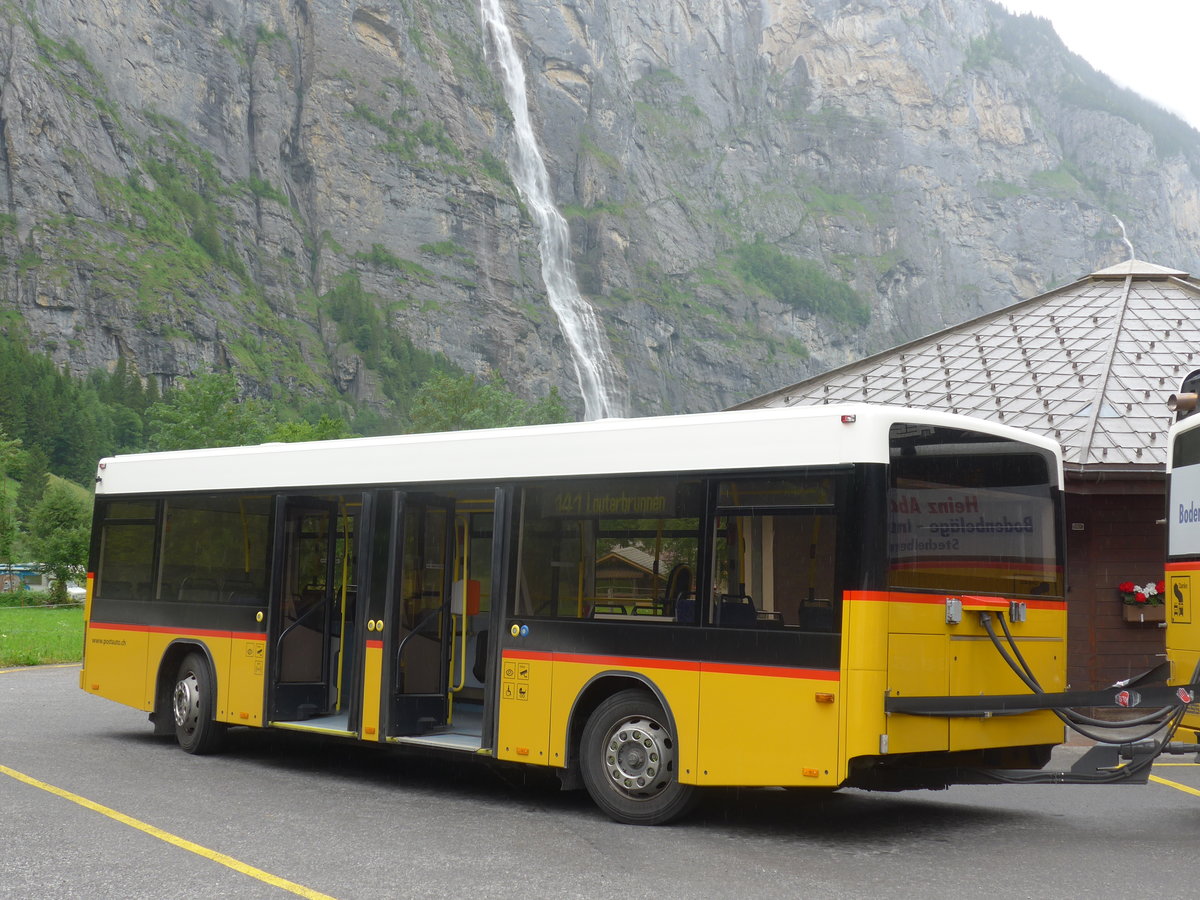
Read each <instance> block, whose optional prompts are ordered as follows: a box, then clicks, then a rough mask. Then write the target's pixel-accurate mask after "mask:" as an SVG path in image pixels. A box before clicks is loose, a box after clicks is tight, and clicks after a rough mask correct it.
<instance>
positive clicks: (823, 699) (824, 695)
mask: <svg viewBox="0 0 1200 900" xmlns="http://www.w3.org/2000/svg"><path fill="white" fill-rule="evenodd" d="M815 696H816V701H817V702H818V703H832V702H833V699H834V698H833V694H831V693H829V692H828V691H817V693H816V695H815Z"/></svg>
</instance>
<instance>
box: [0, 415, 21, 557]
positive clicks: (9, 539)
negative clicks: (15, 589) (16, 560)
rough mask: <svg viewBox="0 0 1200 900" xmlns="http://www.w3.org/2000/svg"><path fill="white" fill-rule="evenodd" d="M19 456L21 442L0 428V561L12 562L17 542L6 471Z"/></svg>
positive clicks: (14, 515) (15, 524)
mask: <svg viewBox="0 0 1200 900" xmlns="http://www.w3.org/2000/svg"><path fill="white" fill-rule="evenodd" d="M20 454H21V442H20V441H19V440H15V439H9V437H8V435H7V434H6V433H5V431H4V429H3V428H0V561H3V562H12V554H13V545H14V544H16V541H17V517H16V514H15V512H14V510H13V504H12V501H11V500H9V497H8V471H9V469H10V468H11V467H12V465H13V462H14V461H15V460H16V458H17V457H18V456H19V455H20Z"/></svg>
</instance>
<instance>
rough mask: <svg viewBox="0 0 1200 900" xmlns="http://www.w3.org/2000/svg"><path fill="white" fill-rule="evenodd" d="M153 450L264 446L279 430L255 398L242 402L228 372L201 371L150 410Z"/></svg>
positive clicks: (147, 416) (234, 379)
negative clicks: (275, 431) (206, 372)
mask: <svg viewBox="0 0 1200 900" xmlns="http://www.w3.org/2000/svg"><path fill="white" fill-rule="evenodd" d="M146 421H147V425H148V426H149V429H150V445H151V447H152V448H153V449H155V450H190V449H193V448H196V447H237V446H241V445H244V444H261V443H262V442H263V441H265V440H267V438H268V436H269V435H270V434H271V431H272V430H273V429H274V428H275V426H276V422H275V415H274V413H273V412H272V411H271V410H270V409H269V408H268V407H266V406H264V405H263V404H262V403H259V402H258V401H256V400H239V399H238V386H237V379H236V378H235V377H234V376H233V375H229V374H218V373H213V374H208V375H197V376H196V377H195V378H192V379H191V380H190V381H188V382H187V384H185V385H184V386H183V387H180V388H177V389H175V390H172V391H170V392H169V393H167V394H166V395H165V396H164V397H163V399H162V400H160V401H159V402H158V403H155V404H154V405H152V406H151V407H150V408H149V409H148V410H147V411H146Z"/></svg>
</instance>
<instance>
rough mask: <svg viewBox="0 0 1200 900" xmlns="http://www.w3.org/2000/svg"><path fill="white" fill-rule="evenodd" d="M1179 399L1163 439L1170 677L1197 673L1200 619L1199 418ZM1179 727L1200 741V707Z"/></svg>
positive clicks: (1186, 386)
mask: <svg viewBox="0 0 1200 900" xmlns="http://www.w3.org/2000/svg"><path fill="white" fill-rule="evenodd" d="M1193 386H1194V385H1193ZM1188 389H1189V384H1188V382H1186V381H1185V383H1184V390H1188ZM1179 396H1181V397H1190V399H1191V404H1190V405H1189V406H1187V407H1186V409H1185V410H1184V417H1181V418H1180V419H1179V421H1177V422H1176V423H1175V424H1174V425H1172V426H1171V430H1170V433H1169V435H1168V438H1167V484H1168V487H1167V517H1166V518H1167V566H1166V606H1167V609H1166V619H1167V659H1168V660H1169V661H1170V664H1171V670H1172V674H1173V676H1174V677H1176V678H1186V677H1187V676H1189V675H1191V674H1192V673H1194V672H1198V671H1200V615H1198V614H1197V612H1196V607H1195V603H1196V598H1197V597H1200V415H1195V414H1190V415H1188V414H1187V413H1188V412H1190V410H1192V409H1194V408H1195V395H1194V394H1181V395H1179ZM1176 399H1177V398H1174V397H1173V398H1172V400H1173V401H1175V400H1176ZM1193 680H1194V679H1193ZM1181 727H1182V728H1185V729H1190V730H1191V731H1193V732H1194V733H1195V740H1197V741H1200V703H1193V704H1192V705H1191V706H1190V707H1189V708H1188V711H1187V713H1186V715H1185V716H1184V717H1183V722H1182V725H1181Z"/></svg>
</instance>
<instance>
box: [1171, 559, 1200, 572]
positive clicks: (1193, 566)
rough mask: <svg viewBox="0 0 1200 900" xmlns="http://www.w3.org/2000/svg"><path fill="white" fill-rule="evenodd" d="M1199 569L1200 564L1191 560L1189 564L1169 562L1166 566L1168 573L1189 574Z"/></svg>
mask: <svg viewBox="0 0 1200 900" xmlns="http://www.w3.org/2000/svg"><path fill="white" fill-rule="evenodd" d="M1197 569H1200V562H1198V561H1196V560H1192V561H1191V562H1173V563H1171V562H1169V563H1167V565H1166V570H1167V571H1168V572H1190V571H1194V570H1197Z"/></svg>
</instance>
